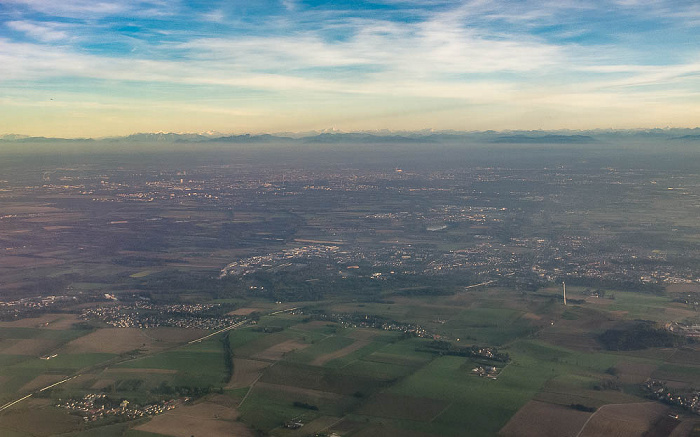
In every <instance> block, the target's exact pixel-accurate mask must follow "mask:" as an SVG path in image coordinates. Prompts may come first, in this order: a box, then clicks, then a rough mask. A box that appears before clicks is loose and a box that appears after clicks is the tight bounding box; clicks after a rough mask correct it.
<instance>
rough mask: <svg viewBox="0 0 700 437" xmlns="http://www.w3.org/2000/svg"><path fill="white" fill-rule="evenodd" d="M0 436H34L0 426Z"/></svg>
mask: <svg viewBox="0 0 700 437" xmlns="http://www.w3.org/2000/svg"><path fill="white" fill-rule="evenodd" d="M0 435H1V436H2V437H34V434H29V433H26V432H21V431H15V430H12V429H8V428H3V427H2V426H0Z"/></svg>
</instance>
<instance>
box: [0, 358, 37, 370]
mask: <svg viewBox="0 0 700 437" xmlns="http://www.w3.org/2000/svg"><path fill="white" fill-rule="evenodd" d="M36 358H37V357H36V356H34V355H6V354H0V369H2V368H4V367H7V366H11V365H13V364H17V363H21V362H22V361H29V360H35V359H36ZM0 371H1V370H0Z"/></svg>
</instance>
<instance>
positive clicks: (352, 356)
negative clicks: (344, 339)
mask: <svg viewBox="0 0 700 437" xmlns="http://www.w3.org/2000/svg"><path fill="white" fill-rule="evenodd" d="M385 346H386V343H384V342H382V341H378V340H375V341H373V342H372V343H370V344H368V345H367V346H365V347H363V348H361V349H358V350H356V351H353V352H350V353H349V354H347V355H345V356H344V357H340V358H335V359H333V360H331V361H328V362H327V363H326V364H324V366H326V367H333V368H342V367H346V366H348V365H350V364H352V363H354V362H355V361H357V360H359V359H363V358H365V357H367V356H368V355H371V354H373V353H374V352H376V351H378V350H380V349H382V348H383V347H385Z"/></svg>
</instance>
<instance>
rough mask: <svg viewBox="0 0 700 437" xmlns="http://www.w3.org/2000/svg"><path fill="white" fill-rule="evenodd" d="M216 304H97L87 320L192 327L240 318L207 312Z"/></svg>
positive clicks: (223, 324) (84, 315)
mask: <svg viewBox="0 0 700 437" xmlns="http://www.w3.org/2000/svg"><path fill="white" fill-rule="evenodd" d="M212 307H213V305H209V304H177V305H154V304H150V303H148V304H146V303H137V304H135V305H123V304H119V305H110V306H96V307H91V308H86V309H85V310H83V312H82V314H81V315H80V317H81V318H82V319H84V320H90V319H97V320H100V321H102V322H104V323H106V324H107V325H110V326H114V327H115V328H158V327H164V326H170V327H178V328H188V329H213V330H217V329H222V328H225V327H227V326H231V325H232V324H234V323H236V322H239V321H240V320H241V316H231V315H222V316H215V315H208V314H205V312H206V311H207V310H210V309H211V308H212Z"/></svg>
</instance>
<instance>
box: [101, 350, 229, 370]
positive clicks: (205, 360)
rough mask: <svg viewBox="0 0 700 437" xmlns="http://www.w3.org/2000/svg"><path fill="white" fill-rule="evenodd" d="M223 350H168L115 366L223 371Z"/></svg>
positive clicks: (116, 367)
mask: <svg viewBox="0 0 700 437" xmlns="http://www.w3.org/2000/svg"><path fill="white" fill-rule="evenodd" d="M223 362H224V360H223V351H219V352H201V351H181V350H174V351H167V352H162V353H159V354H155V355H150V356H147V357H144V358H137V359H135V360H131V361H127V362H124V363H120V364H117V365H116V366H114V368H115V369H118V368H127V369H168V370H176V371H178V372H185V373H205V372H207V371H209V370H211V369H219V368H220V369H221V370H222V371H223V366H224V364H223Z"/></svg>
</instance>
